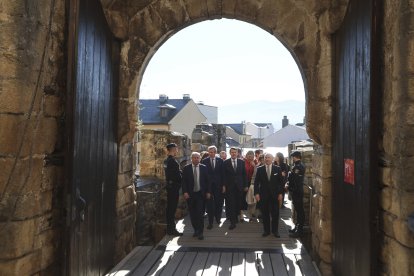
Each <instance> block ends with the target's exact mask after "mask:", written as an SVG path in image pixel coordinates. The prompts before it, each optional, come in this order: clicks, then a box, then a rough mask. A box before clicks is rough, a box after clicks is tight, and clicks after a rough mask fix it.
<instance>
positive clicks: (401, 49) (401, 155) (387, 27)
mask: <svg viewBox="0 0 414 276" xmlns="http://www.w3.org/2000/svg"><path fill="white" fill-rule="evenodd" d="M383 12H384V16H383V18H384V22H383V25H382V26H381V30H382V31H383V35H382V39H383V41H382V43H380V44H381V45H382V47H381V49H379V52H380V56H381V61H380V63H381V68H384V69H383V70H381V72H380V73H381V75H380V80H382V82H381V84H380V87H381V88H382V90H383V91H384V96H383V98H382V109H383V112H382V119H383V123H382V125H381V130H380V137H382V139H381V141H380V143H379V151H380V158H381V166H380V170H379V171H380V175H381V177H380V179H379V180H380V182H379V183H378V185H379V189H380V208H381V210H380V218H379V219H380V250H381V255H380V257H379V258H380V262H382V271H381V274H382V275H413V274H414V261H413V260H414V233H413V232H410V230H409V228H408V226H407V218H408V216H409V215H410V214H413V213H414V181H413V179H414V142H413V141H414V108H413V107H414V2H413V1H408V0H402V1H398V0H385V1H384V7H383Z"/></svg>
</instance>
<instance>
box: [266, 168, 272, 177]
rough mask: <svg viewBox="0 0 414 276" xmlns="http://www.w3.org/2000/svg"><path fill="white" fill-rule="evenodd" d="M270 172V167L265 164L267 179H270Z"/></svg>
mask: <svg viewBox="0 0 414 276" xmlns="http://www.w3.org/2000/svg"><path fill="white" fill-rule="evenodd" d="M270 172H271V167H270V166H269V165H266V173H267V179H268V180H270Z"/></svg>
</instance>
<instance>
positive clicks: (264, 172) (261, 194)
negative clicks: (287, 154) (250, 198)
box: [254, 153, 284, 238]
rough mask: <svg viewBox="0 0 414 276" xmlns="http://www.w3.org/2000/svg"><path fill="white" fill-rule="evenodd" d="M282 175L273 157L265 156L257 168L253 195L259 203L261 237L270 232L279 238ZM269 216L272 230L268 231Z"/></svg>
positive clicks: (282, 187)
mask: <svg viewBox="0 0 414 276" xmlns="http://www.w3.org/2000/svg"><path fill="white" fill-rule="evenodd" d="M283 180H284V173H282V170H281V169H280V167H278V166H276V165H274V164H273V155H272V154H270V153H267V154H266V155H265V164H264V165H263V166H260V167H259V168H257V172H256V178H255V180H254V194H255V197H256V201H257V202H260V208H261V211H262V219H263V228H264V232H263V235H262V236H263V237H266V236H268V235H270V230H272V233H273V235H274V236H275V237H276V238H280V236H279V231H278V227H279V199H280V200H281V198H282V193H283V192H284V183H283ZM270 216H271V217H272V223H271V226H272V229H270Z"/></svg>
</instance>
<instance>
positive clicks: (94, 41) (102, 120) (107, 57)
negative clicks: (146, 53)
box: [67, 0, 119, 275]
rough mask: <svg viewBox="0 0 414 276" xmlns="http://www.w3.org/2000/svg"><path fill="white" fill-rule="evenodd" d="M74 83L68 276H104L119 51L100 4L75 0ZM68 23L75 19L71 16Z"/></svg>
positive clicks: (111, 234) (111, 220) (108, 258)
mask: <svg viewBox="0 0 414 276" xmlns="http://www.w3.org/2000/svg"><path fill="white" fill-rule="evenodd" d="M71 5H72V8H71V10H72V11H73V10H75V14H77V24H76V28H75V30H76V31H75V32H74V33H73V39H74V42H73V43H72V44H73V45H74V47H76V50H75V51H74V52H75V54H74V59H75V60H74V61H73V62H74V68H73V70H74V72H73V76H74V81H73V82H74V83H73V91H72V93H73V96H72V97H71V98H72V99H73V100H72V102H73V103H72V108H71V110H70V111H69V112H70V113H71V114H72V116H73V117H72V118H73V125H72V132H73V133H72V137H73V140H72V141H71V149H72V156H71V160H70V162H71V168H72V171H71V174H70V178H71V187H72V189H71V204H72V207H71V219H70V220H71V221H70V248H69V262H68V269H67V271H68V274H70V275H102V274H103V273H104V272H105V271H107V270H108V269H109V268H110V267H111V265H112V262H113V255H114V239H115V231H114V229H115V227H114V225H115V191H116V180H117V163H118V162H117V143H116V125H115V123H116V113H117V112H116V100H115V99H116V97H115V91H116V87H117V79H116V77H115V76H116V75H117V67H118V60H117V59H118V56H119V52H118V51H119V46H118V44H117V42H116V41H115V40H114V38H113V36H112V34H111V33H110V31H109V29H108V26H107V23H106V20H105V17H104V14H103V11H102V7H101V5H100V3H99V1H98V0H82V1H73V3H72V4H71ZM72 20H76V19H75V18H73V17H72Z"/></svg>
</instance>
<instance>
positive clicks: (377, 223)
mask: <svg viewBox="0 0 414 276" xmlns="http://www.w3.org/2000/svg"><path fill="white" fill-rule="evenodd" d="M0 7H1V9H0V28H1V31H0V48H1V51H0V53H1V54H0V72H1V73H0V164H1V167H2V170H1V171H0V272H1V273H0V274H4V275H36V274H39V275H40V274H41V275H60V274H72V275H79V274H89V275H97V274H101V273H102V272H103V271H105V270H107V269H108V268H109V267H110V266H111V265H113V264H114V263H116V262H117V261H118V260H120V259H121V258H122V257H123V256H125V255H126V254H127V253H128V252H130V251H131V249H132V246H133V245H134V243H135V241H134V239H135V235H134V230H133V229H130V228H128V227H125V226H126V225H130V224H131V223H134V222H135V220H136V215H135V214H136V212H135V210H136V195H135V190H134V185H133V181H132V177H133V174H134V172H135V168H134V160H135V158H134V151H133V144H134V134H135V131H136V120H137V119H136V114H137V101H138V100H139V86H140V83H141V81H142V76H143V74H144V71H145V68H146V65H147V64H148V62H149V60H150V59H151V57H152V56H153V55H154V54H155V53H156V51H157V49H158V48H159V47H160V45H161V44H162V43H164V42H165V41H166V40H167V39H168V38H169V37H171V36H172V35H174V34H175V33H176V32H178V31H180V30H181V29H182V28H185V27H187V26H189V25H191V24H195V23H198V22H201V21H204V20H212V19H220V18H231V19H236V20H243V21H246V22H249V23H252V24H255V25H257V26H259V27H261V28H262V29H263V30H264V31H267V32H269V33H270V34H272V35H274V36H275V37H277V38H278V39H280V40H281V41H282V42H283V44H284V45H285V46H286V47H287V48H288V49H289V51H290V52H291V53H292V55H293V57H294V58H295V60H296V62H297V64H298V67H299V68H300V71H301V73H302V76H303V80H304V87H305V93H306V129H307V132H308V134H309V136H310V138H311V139H312V140H313V141H314V142H315V153H314V156H313V184H314V188H315V194H314V196H313V200H312V204H313V206H312V210H313V211H312V214H313V217H312V226H311V227H312V230H313V231H314V233H315V234H314V235H313V239H312V247H313V251H314V252H312V253H313V256H315V261H316V264H317V265H318V267H319V268H320V270H321V271H322V273H323V274H324V275H333V274H344V275H357V274H358V273H359V275H368V274H379V275H412V274H413V273H414V262H413V260H414V234H413V232H412V231H411V230H410V229H409V227H408V219H409V218H410V217H412V213H413V212H414V200H413V199H414V192H413V190H414V189H413V181H412V179H413V174H414V168H413V166H414V162H413V156H414V147H413V137H414V129H413V125H414V122H413V118H414V116H413V110H414V88H413V84H414V81H413V79H414V74H413V72H414V67H413V64H414V62H413V59H414V47H413V43H414V39H413V38H414V32H413V29H414V23H413V22H414V20H413V19H414V13H413V10H414V2H413V1H410V0H384V1H379V0H373V1H358V0H337V1H321V0H315V1H297V0H262V1H257V0H228V1H227V0H226V1H223V0H179V1H175V0H174V1H173V0H127V1H124V0H122V1H121V0H102V1H98V0H85V1H79V0H75V1H68V0H52V1H38V0H33V1H23V0H16V1H6V2H5V1H3V2H1V4H0ZM104 107H105V108H104ZM114 107H116V108H114ZM104 110H105V111H104ZM95 115H97V116H95ZM103 160H105V162H103ZM345 160H351V161H353V162H351V163H350V164H353V165H352V166H351V169H352V170H350V172H352V173H351V174H348V171H347V174H344V172H345V171H344V164H345ZM98 168H99V170H98ZM89 170H90V171H94V172H95V173H93V174H87V173H86V172H87V171H89ZM81 183H88V184H86V185H80V184H81ZM92 195H95V198H94V197H93V196H92ZM98 196H103V197H101V198H97V197H98ZM377 199H378V200H377ZM103 202H105V204H103ZM102 214H105V215H106V217H102ZM94 218H97V221H99V222H100V225H101V227H96V228H94V227H95V226H94V225H93V223H92V220H93V219H94ZM410 223H412V222H410ZM344 229H346V230H347V232H346V233H343V232H342V231H343V230H344ZM95 230H96V232H94V231H95ZM94 233H95V234H97V235H94ZM95 237H97V238H95ZM84 238H85V239H86V238H87V239H86V240H87V241H88V243H83V241H84V240H83V239H84ZM88 250H93V252H89V251H88ZM74 252H77V254H75V253H74ZM91 264H93V265H91Z"/></svg>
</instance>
